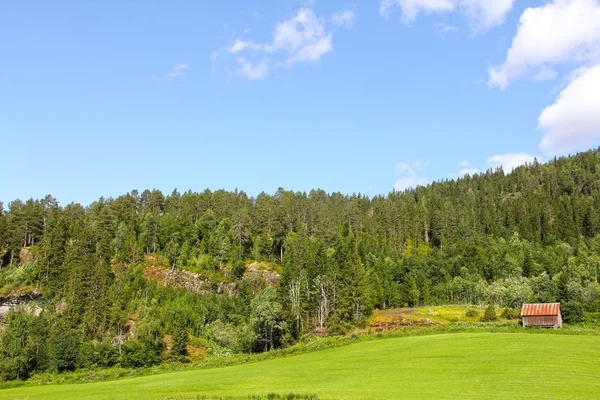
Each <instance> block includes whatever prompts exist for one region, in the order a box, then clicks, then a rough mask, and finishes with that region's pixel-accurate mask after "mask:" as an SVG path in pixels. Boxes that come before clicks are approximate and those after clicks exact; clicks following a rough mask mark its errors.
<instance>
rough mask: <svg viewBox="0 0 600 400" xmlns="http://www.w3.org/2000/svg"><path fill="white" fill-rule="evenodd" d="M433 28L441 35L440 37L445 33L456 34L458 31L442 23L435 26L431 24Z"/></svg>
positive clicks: (452, 26)
mask: <svg viewBox="0 0 600 400" xmlns="http://www.w3.org/2000/svg"><path fill="white" fill-rule="evenodd" d="M433 27H434V28H435V29H437V31H438V32H439V33H440V34H442V35H443V34H445V33H450V32H457V31H458V28H457V27H456V26H454V25H448V24H445V23H443V22H436V23H435V24H433Z"/></svg>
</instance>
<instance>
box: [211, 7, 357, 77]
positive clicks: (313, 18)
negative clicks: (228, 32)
mask: <svg viewBox="0 0 600 400" xmlns="http://www.w3.org/2000/svg"><path fill="white" fill-rule="evenodd" d="M332 18H333V19H332V23H333V24H335V25H336V26H345V27H351V25H352V24H353V23H354V18H355V15H354V13H353V12H352V11H349V10H348V11H343V12H340V13H335V14H334V17H332ZM332 50H333V34H332V33H330V32H328V31H327V29H326V26H325V22H324V21H323V20H322V19H320V18H319V17H317V15H316V14H315V13H314V11H313V10H311V9H310V8H301V9H300V10H298V12H297V13H296V15H294V16H293V17H291V18H289V19H287V20H285V21H282V22H279V23H277V24H276V25H275V28H274V29H273V37H272V40H271V41H268V42H265V43H259V42H254V41H251V40H244V39H242V38H237V39H236V40H234V41H233V42H232V43H230V44H229V45H228V46H225V47H222V48H221V49H218V50H216V51H213V52H212V53H211V57H210V58H211V60H212V61H213V65H214V64H215V63H216V62H217V61H218V60H219V59H223V58H227V57H228V56H233V55H236V56H237V62H238V70H237V73H238V74H239V75H243V76H246V77H247V78H249V79H262V78H264V77H266V76H267V74H268V73H269V71H271V70H272V69H273V68H277V67H280V66H286V67H288V68H289V67H291V66H292V65H294V64H296V63H298V62H318V61H320V60H321V58H322V57H323V56H324V55H325V54H327V53H329V52H331V51H332ZM242 55H243V56H242ZM252 58H254V61H255V64H252V62H251V61H249V60H251V59H252ZM257 60H259V61H257ZM273 66H274V67H273Z"/></svg>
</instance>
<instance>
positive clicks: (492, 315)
mask: <svg viewBox="0 0 600 400" xmlns="http://www.w3.org/2000/svg"><path fill="white" fill-rule="evenodd" d="M497 319H498V317H497V316H496V308H495V307H494V305H493V304H491V303H490V305H489V306H487V308H486V309H485V313H484V314H483V317H481V320H482V321H484V322H490V321H496V320H497Z"/></svg>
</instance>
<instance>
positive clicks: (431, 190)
mask: <svg viewBox="0 0 600 400" xmlns="http://www.w3.org/2000/svg"><path fill="white" fill-rule="evenodd" d="M599 209H600V152H598V151H597V150H593V151H588V152H585V153H580V154H577V155H575V156H572V157H565V158H560V159H555V160H552V161H550V162H548V163H546V164H540V163H537V162H535V163H533V164H532V165H528V166H524V167H520V168H517V169H516V170H515V171H514V172H512V173H510V174H506V173H505V172H504V171H502V170H495V171H491V170H490V171H486V172H485V173H482V174H479V175H475V176H473V177H470V176H466V177H464V178H462V179H458V180H449V181H444V182H436V183H433V184H431V185H428V186H427V187H418V188H417V189H416V190H408V191H405V192H402V193H399V192H392V193H390V194H388V195H387V196H377V197H374V198H369V197H366V196H362V195H360V194H356V195H342V194H340V193H331V194H327V193H325V192H323V191H321V190H312V191H310V192H309V193H300V192H293V191H286V190H283V189H279V190H278V191H277V192H276V193H275V194H273V195H268V194H265V193H261V194H260V195H258V196H256V197H249V196H248V195H246V194H245V193H244V192H242V191H237V190H236V191H234V192H227V191H224V190H218V191H215V192H211V191H208V190H206V191H204V192H200V193H197V192H192V191H188V192H185V193H180V192H178V191H177V190H174V191H173V192H172V193H171V194H169V195H166V196H165V195H164V194H163V193H161V192H160V191H158V190H152V191H150V190H145V191H143V192H141V193H140V192H139V191H137V190H132V191H131V192H129V193H127V194H124V195H122V196H119V197H118V198H116V199H113V198H108V199H106V198H101V199H99V200H98V201H96V202H94V203H93V204H90V205H89V206H82V205H79V204H67V205H64V206H62V205H60V204H59V203H58V201H57V200H56V199H54V198H53V197H52V196H47V197H45V198H44V199H39V200H35V199H30V200H27V201H21V200H15V201H13V202H11V203H10V204H8V209H6V210H4V209H3V208H2V206H0V268H1V269H0V298H2V299H9V300H2V301H0V303H2V304H14V301H18V302H24V303H28V302H29V301H30V300H31V299H33V300H35V303H34V304H25V306H24V307H21V308H19V307H12V306H11V307H12V308H14V309H15V310H17V312H13V313H10V314H8V315H7V316H6V318H4V317H2V319H1V320H0V331H2V332H3V333H2V334H1V336H0V340H1V341H2V346H0V379H3V380H13V379H27V378H28V377H29V376H31V375H32V374H40V373H61V372H68V371H74V370H78V369H92V370H93V369H101V368H107V367H112V366H121V367H126V368H138V367H146V366H152V365H158V364H161V363H180V362H183V363H186V362H192V363H196V362H201V361H202V359H203V358H204V357H206V356H207V355H213V354H230V353H250V352H262V351H268V350H271V349H274V348H279V347H286V346H290V345H292V344H294V343H297V342H298V340H300V339H301V338H302V337H303V336H304V335H309V336H310V335H319V336H325V335H341V334H346V333H349V332H352V331H353V330H354V329H356V328H361V329H362V328H364V326H365V324H366V323H367V320H368V318H369V316H371V315H372V312H373V310H375V309H379V310H384V309H390V308H397V307H419V306H430V305H431V306H433V305H440V304H474V305H487V304H494V305H495V306H496V307H498V308H500V309H505V308H508V309H518V308H519V307H520V305H521V304H522V303H523V302H527V301H540V302H550V301H560V302H561V303H562V309H563V314H564V317H565V321H566V323H567V324H577V323H583V322H585V321H588V323H591V321H594V320H598V313H599V312H600V286H599V285H598V274H599V272H600V235H599V233H600V216H599V214H598V211H597V210H599ZM15 299H16V300H15ZM7 302H8V303H7ZM2 307H3V308H2V309H3V310H6V309H7V307H8V306H6V305H3V306H2ZM499 311H500V310H499ZM509 312H510V310H509Z"/></svg>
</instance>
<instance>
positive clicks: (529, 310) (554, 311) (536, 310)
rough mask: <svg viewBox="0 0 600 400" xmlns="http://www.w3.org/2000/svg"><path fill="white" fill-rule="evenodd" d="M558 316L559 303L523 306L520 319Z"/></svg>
mask: <svg viewBox="0 0 600 400" xmlns="http://www.w3.org/2000/svg"><path fill="white" fill-rule="evenodd" d="M558 314H560V303H542V304H523V308H522V309H521V316H522V317H532V316H542V315H558Z"/></svg>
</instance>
